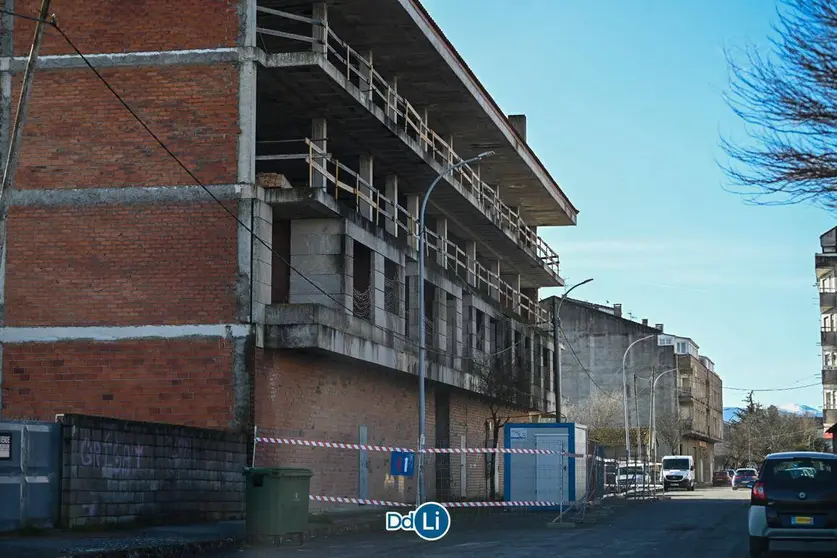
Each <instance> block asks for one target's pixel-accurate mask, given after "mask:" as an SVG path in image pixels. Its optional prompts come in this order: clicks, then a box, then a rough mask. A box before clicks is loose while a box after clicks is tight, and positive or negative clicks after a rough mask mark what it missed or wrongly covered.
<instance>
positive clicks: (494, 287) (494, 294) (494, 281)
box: [488, 260, 500, 300]
mask: <svg viewBox="0 0 837 558" xmlns="http://www.w3.org/2000/svg"><path fill="white" fill-rule="evenodd" d="M488 271H489V272H490V273H489V275H490V283H491V286H490V289H489V292H490V293H491V298H493V299H494V300H500V284H499V281H500V260H491V261H490V262H488Z"/></svg>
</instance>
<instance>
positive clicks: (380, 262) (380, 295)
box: [371, 251, 387, 326]
mask: <svg viewBox="0 0 837 558" xmlns="http://www.w3.org/2000/svg"><path fill="white" fill-rule="evenodd" d="M384 261H385V258H384V256H383V254H379V253H378V252H375V251H373V252H372V289H371V291H372V323H373V324H375V325H380V326H386V325H387V314H386V304H385V302H384V297H385V288H386V286H385V285H386V275H385V274H384V265H385V264H384Z"/></svg>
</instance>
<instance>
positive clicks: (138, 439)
mask: <svg viewBox="0 0 837 558" xmlns="http://www.w3.org/2000/svg"><path fill="white" fill-rule="evenodd" d="M62 422H63V471H62V481H61V482H62V497H61V519H62V524H63V525H64V526H66V527H77V526H82V525H85V526H86V525H104V524H117V523H134V522H148V523H168V522H180V521H191V522H195V521H215V520H225V519H236V518H241V517H243V514H244V488H245V483H244V477H243V475H242V469H243V467H245V466H246V465H247V445H248V444H247V441H246V439H247V437H246V435H243V434H234V433H230V432H222V431H216V430H206V429H200V428H189V427H184V426H173V425H167V424H159V423H151V422H134V421H124V420H118V419H110V418H102V417H93V416H85V415H65V416H64V418H63V421H62Z"/></svg>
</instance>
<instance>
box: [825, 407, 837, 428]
mask: <svg viewBox="0 0 837 558" xmlns="http://www.w3.org/2000/svg"><path fill="white" fill-rule="evenodd" d="M822 421H823V424H826V425H831V424H834V423H837V409H823V410H822Z"/></svg>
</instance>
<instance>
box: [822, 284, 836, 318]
mask: <svg viewBox="0 0 837 558" xmlns="http://www.w3.org/2000/svg"><path fill="white" fill-rule="evenodd" d="M835 308H837V291H835V290H834V289H820V313H821V314H825V313H828V312H831V311H833V310H834V309H835Z"/></svg>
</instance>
